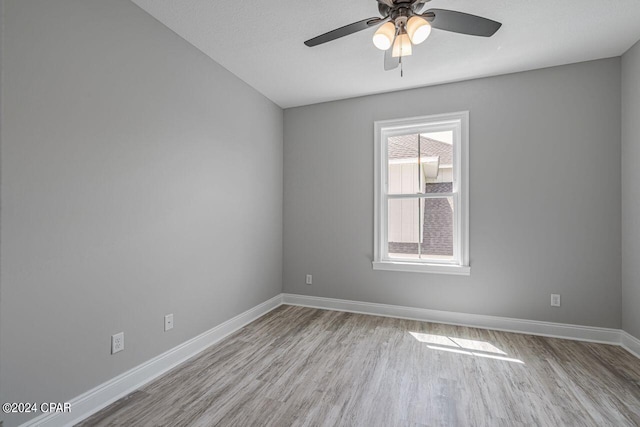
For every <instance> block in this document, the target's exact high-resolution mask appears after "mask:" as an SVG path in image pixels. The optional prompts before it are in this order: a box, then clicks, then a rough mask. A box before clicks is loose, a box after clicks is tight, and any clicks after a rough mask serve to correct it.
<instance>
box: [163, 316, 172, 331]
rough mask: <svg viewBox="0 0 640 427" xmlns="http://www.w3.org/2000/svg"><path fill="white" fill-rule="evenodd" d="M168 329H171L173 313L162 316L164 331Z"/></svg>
mask: <svg viewBox="0 0 640 427" xmlns="http://www.w3.org/2000/svg"><path fill="white" fill-rule="evenodd" d="M169 329H173V313H171V314H167V315H166V316H164V331H165V332H167V331H168V330H169Z"/></svg>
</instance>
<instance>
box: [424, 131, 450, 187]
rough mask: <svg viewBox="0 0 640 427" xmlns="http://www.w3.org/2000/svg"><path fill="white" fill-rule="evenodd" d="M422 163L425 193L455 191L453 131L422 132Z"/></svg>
mask: <svg viewBox="0 0 640 427" xmlns="http://www.w3.org/2000/svg"><path fill="white" fill-rule="evenodd" d="M418 143H419V145H420V164H421V166H422V167H421V170H422V175H423V176H422V179H423V183H424V188H423V189H422V191H423V192H425V193H451V192H453V176H454V173H453V172H454V170H453V163H454V162H453V132H452V131H446V132H431V133H422V134H420V138H419V141H418Z"/></svg>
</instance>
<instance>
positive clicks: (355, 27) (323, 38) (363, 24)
mask: <svg viewBox="0 0 640 427" xmlns="http://www.w3.org/2000/svg"><path fill="white" fill-rule="evenodd" d="M386 19H387V18H368V19H363V20H362V21H358V22H354V23H353V24H349V25H345V26H344V27H340V28H337V29H335V30H333V31H329V32H328V33H324V34H322V35H319V36H318V37H314V38H312V39H309V40H307V41H306V42H304V44H306V45H307V46H309V47H313V46H318V45H319V44H322V43H326V42H330V41H331V40H335V39H339V38H340V37H344V36H348V35H349V34H353V33H357V32H358V31H362V30H366V29H367V28H369V27H373V26H374V25H378V24H380V23H382V22H383V21H386Z"/></svg>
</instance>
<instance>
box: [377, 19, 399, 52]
mask: <svg viewBox="0 0 640 427" xmlns="http://www.w3.org/2000/svg"><path fill="white" fill-rule="evenodd" d="M395 35H396V26H395V25H394V24H393V22H387V23H386V24H384V25H382V26H380V28H378V30H377V31H376V32H375V34H374V35H373V44H374V45H375V46H376V47H377V48H378V49H380V50H387V49H389V48H390V47H391V44H392V43H393V38H394V37H395Z"/></svg>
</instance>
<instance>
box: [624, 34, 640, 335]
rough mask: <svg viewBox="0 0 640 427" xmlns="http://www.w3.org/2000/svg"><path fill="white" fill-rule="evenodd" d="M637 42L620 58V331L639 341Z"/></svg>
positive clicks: (639, 46)
mask: <svg viewBox="0 0 640 427" xmlns="http://www.w3.org/2000/svg"><path fill="white" fill-rule="evenodd" d="M639 163H640V42H638V43H636V45H635V46H634V47H632V48H631V49H630V50H629V51H628V52H627V53H625V54H624V56H623V57H622V328H623V329H624V330H625V331H627V332H629V333H630V334H632V335H634V336H635V337H636V338H640V169H639V168H638V164H639Z"/></svg>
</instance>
